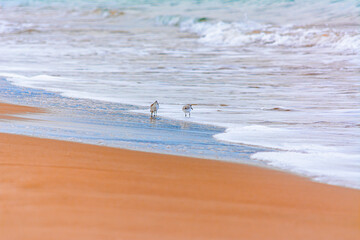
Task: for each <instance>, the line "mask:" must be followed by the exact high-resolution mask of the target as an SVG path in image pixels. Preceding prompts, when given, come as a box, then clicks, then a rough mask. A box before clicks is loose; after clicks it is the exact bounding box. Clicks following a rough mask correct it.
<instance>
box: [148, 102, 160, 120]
mask: <svg viewBox="0 0 360 240" xmlns="http://www.w3.org/2000/svg"><path fill="white" fill-rule="evenodd" d="M158 109H159V103H158V101H155V102H154V103H153V104H151V105H150V112H151V117H155V116H157V110H158Z"/></svg>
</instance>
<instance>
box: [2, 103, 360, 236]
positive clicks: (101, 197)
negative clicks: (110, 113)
mask: <svg viewBox="0 0 360 240" xmlns="http://www.w3.org/2000/svg"><path fill="white" fill-rule="evenodd" d="M3 106H6V108H5V107H4V108H3ZM0 109H2V110H0V119H1V118H2V117H3V116H4V115H5V114H20V113H22V112H23V113H25V112H31V113H34V112H37V111H38V112H42V110H41V109H37V108H30V107H25V108H22V107H20V106H17V105H11V104H2V103H0ZM14 111H15V112H14ZM5 116H7V117H8V115H5ZM10 117H11V116H10ZM0 146H1V148H0V191H1V194H0V216H1V217H0V226H1V227H0V237H1V238H3V239H25V238H26V239H357V238H358V237H359V236H360V191H359V190H356V189H349V188H345V187H338V186H332V185H327V184H322V183H317V182H313V181H311V180H310V179H307V178H305V177H300V176H297V175H294V174H290V173H286V172H282V171H276V170H271V169H266V168H261V167H256V166H250V165H245V164H239V163H230V162H222V161H216V160H206V159H198V158H191V157H182V156H175V155H166V154H155V153H148V152H137V151H132V150H124V149H118V148H111V147H102V146H97V145H88V144H82V143H73V142H66V141H60V140H50V139H40V138H34V137H27V136H21V135H11V134H4V133H0Z"/></svg>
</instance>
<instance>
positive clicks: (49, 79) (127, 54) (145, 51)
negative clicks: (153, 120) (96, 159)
mask: <svg viewBox="0 0 360 240" xmlns="http://www.w3.org/2000/svg"><path fill="white" fill-rule="evenodd" d="M0 6H1V7H0V41H1V43H2V44H1V45H0V52H1V55H0V77H2V79H4V81H5V82H6V83H7V84H10V85H12V86H13V87H14V88H19V89H22V88H23V89H24V91H25V92H26V91H40V90H41V91H44V92H46V93H54V94H57V95H58V96H59V97H60V98H61V99H62V100H61V101H70V102H72V103H73V102H74V101H75V102H76V101H79V102H80V101H85V102H84V103H83V104H84V105H86V104H89V105H88V108H91V107H93V106H92V103H93V102H94V101H95V102H99V103H101V104H105V105H106V104H115V105H116V104H118V105H117V106H127V107H126V109H123V108H122V107H119V109H122V111H126V112H127V114H128V115H127V116H130V115H131V116H132V115H133V114H134V115H135V116H143V117H144V118H145V117H146V118H147V116H148V115H149V105H150V104H151V103H152V102H154V101H155V100H158V101H159V102H160V109H159V117H161V119H162V120H164V121H165V120H166V121H170V122H172V121H175V122H177V123H178V124H180V125H181V124H185V125H187V124H195V125H196V124H203V125H206V126H211V128H213V129H217V130H216V131H208V130H206V128H199V129H202V130H201V131H204V132H207V136H211V137H210V138H211V142H212V144H215V145H216V144H218V145H219V146H222V144H225V145H226V144H228V145H226V146H234V148H233V149H234V151H233V152H236V151H237V149H238V147H240V146H245V145H246V146H256V147H257V148H258V149H261V150H264V149H271V150H269V151H261V152H257V151H255V152H252V153H251V154H249V155H248V157H249V158H250V160H251V161H254V162H263V163H264V164H267V165H270V166H273V167H277V168H280V169H285V170H288V171H292V172H295V173H298V174H301V175H304V176H308V177H311V178H312V179H315V180H317V181H321V182H327V183H331V184H337V185H344V186H351V187H359V186H358V183H359V182H360V151H359V147H358V146H359V145H360V130H359V125H360V123H359V119H360V107H359V102H360V95H359V89H360V83H359V79H360V76H359V75H360V74H359V66H360V60H359V59H360V56H359V55H360V5H359V1H354V0H343V1H331V0H320V1H308V0H304V1H216V0H214V1H96V0H95V1H70V0H68V1H2V0H0ZM29 89H30V90H29ZM31 89H32V90H31ZM12 96H13V95H12ZM47 96H49V95H47V94H44V97H42V98H41V101H37V102H36V101H33V102H32V103H34V104H35V105H37V104H40V103H41V104H44V105H45V106H49V105H51V104H52V100H50V98H49V97H47ZM13 97H14V96H13ZM13 97H11V98H13ZM21 99H22V101H25V103H26V98H21ZM21 99H20V100H21ZM65 99H66V100H65ZM19 103H22V102H21V101H20V102H19ZM41 104H40V105H41ZM101 104H100V105H101ZM184 104H193V108H194V110H193V112H192V114H191V118H185V117H184V114H183V112H182V111H181V108H182V106H183V105H184ZM74 105H75V106H76V103H74ZM64 114H65V113H64ZM70 115H71V114H70ZM70 115H69V116H70ZM75 115H76V114H75ZM95 115H96V114H95ZM125 119H127V117H126V118H125ZM67 121H69V120H67ZM99 121H100V122H101V121H102V120H99ZM125 121H127V120H125ZM113 124H114V125H111V124H108V128H107V129H106V128H103V130H102V132H103V133H104V134H100V135H98V136H99V137H98V138H99V139H97V140H96V141H98V140H99V141H100V142H101V141H102V142H103V143H102V144H108V145H111V144H112V143H111V141H110V140H109V139H111V138H110V137H108V136H107V134H105V133H109V131H110V130H109V129H111V131H115V129H117V128H118V127H119V125H118V124H117V123H116V122H113ZM165 125H166V124H165ZM170 125H171V124H170ZM180 125H178V126H180ZM203 125H202V126H203ZM77 126H79V127H80V125H77ZM139 126H143V127H144V128H146V127H145V125H141V124H140V125H139ZM166 126H168V125H166ZM139 128H140V129H141V127H139ZM118 129H120V127H119V128H118ZM180 129H181V127H180ZM201 131H200V132H201ZM24 132H26V131H25V130H24ZM75 132H76V131H75ZM140 132H141V131H140ZM180 132H181V131H180ZM70 135H71V134H69V135H64V136H63V137H62V139H63V138H65V139H66V138H68V139H71V138H74V139H75V140H78V138H77V137H76V136H70ZM130 135H131V134H130ZM163 136H166V135H163ZM101 138H103V139H108V140H109V141H108V140H106V141H105V140H101ZM131 138H132V139H137V138H139V139H142V138H140V137H139V135H134V136H131ZM164 139H166V138H164ZM179 139H180V138H178V139H177V140H179ZM184 139H187V140H186V141H185V142H187V143H188V144H187V146H189V145H191V144H190V143H192V141H190V138H186V137H184ZM201 139H204V138H201ZM164 141H165V140H164ZM134 142H136V141H135V140H134ZM138 142H140V141H138ZM165 142H166V141H165ZM169 142H171V141H170V140H169ZM176 142H177V141H174V142H172V146H174V147H170V150H169V152H174V153H175V154H178V153H179V151H177V150H176V147H175V145H176ZM146 144H147V143H144V144H143V145H146ZM149 145H151V146H153V145H152V144H149ZM164 146H166V143H164ZM139 148H140V147H139ZM151 149H156V148H155V147H154V148H152V147H150V148H149V149H148V150H149V151H151ZM190 149H191V148H190ZM227 149H228V148H227ZM228 150H229V149H228ZM153 151H157V150H153ZM191 151H193V153H195V152H196V154H198V152H197V150H190V151H189V152H188V153H189V154H191ZM239 151H240V152H241V150H239ZM214 152H216V151H213V152H212V154H215V153H214ZM209 155H211V154H209ZM225 155H226V154H225ZM227 157H233V156H227ZM227 157H224V158H227ZM235 158H236V157H235ZM240 158H242V157H239V159H240Z"/></svg>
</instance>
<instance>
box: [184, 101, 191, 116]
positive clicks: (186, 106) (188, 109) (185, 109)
mask: <svg viewBox="0 0 360 240" xmlns="http://www.w3.org/2000/svg"><path fill="white" fill-rule="evenodd" d="M182 110H183V112H184V113H185V117H186V114H187V113H188V114H189V117H190V112H191V110H193V108H192V105H191V104H186V105H184V106H183V107H182Z"/></svg>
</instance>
